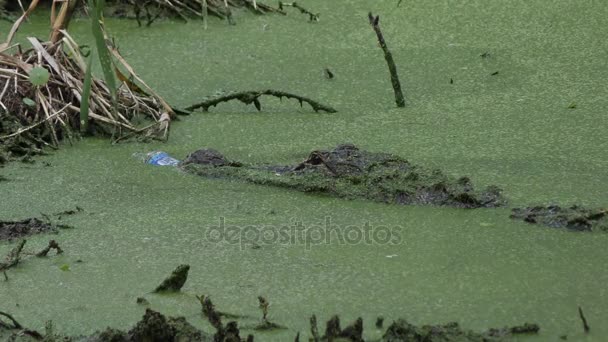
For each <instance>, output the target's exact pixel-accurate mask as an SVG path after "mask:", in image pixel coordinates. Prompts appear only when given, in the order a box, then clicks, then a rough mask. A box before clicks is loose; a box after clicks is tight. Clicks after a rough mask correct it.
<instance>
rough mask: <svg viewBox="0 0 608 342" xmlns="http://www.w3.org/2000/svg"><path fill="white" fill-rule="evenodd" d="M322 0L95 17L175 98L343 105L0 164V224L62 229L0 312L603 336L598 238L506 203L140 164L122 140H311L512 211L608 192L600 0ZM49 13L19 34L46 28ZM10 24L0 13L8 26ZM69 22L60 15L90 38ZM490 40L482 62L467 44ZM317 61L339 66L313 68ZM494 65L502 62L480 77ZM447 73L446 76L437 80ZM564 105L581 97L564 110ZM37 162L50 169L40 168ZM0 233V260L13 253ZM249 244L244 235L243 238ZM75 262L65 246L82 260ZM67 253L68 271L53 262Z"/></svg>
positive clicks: (195, 126) (251, 114)
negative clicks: (366, 231)
mask: <svg viewBox="0 0 608 342" xmlns="http://www.w3.org/2000/svg"><path fill="white" fill-rule="evenodd" d="M396 3H397V1H323V0H308V1H306V3H305V5H306V7H310V8H311V10H312V11H316V12H320V13H321V21H320V22H318V23H309V22H307V17H306V16H304V15H300V14H299V13H297V12H295V11H294V12H293V13H291V12H290V14H289V15H288V16H285V17H284V16H279V15H268V16H255V15H253V14H250V13H247V12H244V11H238V12H237V13H236V21H237V25H236V26H230V25H228V24H227V23H226V22H222V21H219V20H215V19H214V20H212V21H211V23H210V25H209V28H208V30H206V31H205V30H204V29H203V25H202V23H200V22H197V21H193V22H190V23H181V22H178V21H175V22H172V21H169V20H167V21H162V22H158V23H155V24H154V25H152V27H150V28H138V27H137V24H136V23H135V21H129V20H111V19H107V20H106V22H107V26H108V27H109V30H110V32H111V34H112V35H114V36H115V38H116V41H117V43H118V45H119V47H120V50H121V52H122V53H123V55H125V57H126V58H127V60H128V61H129V62H130V63H131V64H132V65H133V67H134V68H135V69H136V70H137V71H138V72H139V73H140V75H141V76H142V78H143V79H145V80H146V81H147V82H148V83H149V84H150V85H151V86H152V87H153V88H156V89H157V90H158V91H159V93H161V94H162V95H163V96H165V97H166V99H167V100H168V101H169V102H171V103H173V104H174V105H176V106H182V107H186V106H188V105H190V104H193V103H195V102H197V101H199V100H201V99H202V97H203V96H205V95H211V94H213V93H215V92H217V91H220V90H225V91H229V90H249V89H264V88H273V89H278V90H285V91H290V92H293V93H297V94H301V95H305V96H309V97H311V98H314V99H317V100H319V101H321V102H324V103H327V104H329V105H331V106H334V107H336V108H337V109H338V111H339V112H338V113H336V114H317V113H314V112H312V111H311V110H310V108H309V107H307V106H306V105H304V107H303V108H300V107H299V104H298V103H297V102H295V101H293V102H292V101H285V100H284V101H283V102H279V101H278V100H275V99H271V98H268V99H267V98H263V99H262V109H263V111H262V112H260V113H258V112H257V111H256V109H255V108H254V107H253V106H250V107H247V106H245V105H243V104H241V103H228V104H221V105H220V106H219V107H216V108H213V109H211V111H210V112H209V113H197V114H194V115H191V116H189V117H183V118H182V120H181V121H179V122H174V123H173V125H172V129H171V138H170V141H169V142H168V143H165V144H163V143H151V144H141V143H128V144H121V145H116V146H112V145H111V144H110V143H109V142H108V141H106V140H97V139H87V140H85V141H82V142H78V143H77V144H75V145H74V146H71V147H70V146H66V147H65V148H64V149H62V150H61V151H59V152H56V153H53V154H52V155H50V156H47V157H41V158H39V159H38V162H37V163H35V164H32V165H26V164H20V163H13V164H11V165H9V166H7V167H5V168H4V169H0V174H1V175H3V176H5V177H7V178H9V179H10V182H2V183H0V193H1V194H2V196H1V198H2V200H1V201H0V214H1V215H0V217H1V218H2V219H3V220H9V219H21V218H26V217H32V216H40V215H41V213H45V214H52V213H56V212H61V211H64V210H68V209H73V208H74V207H75V206H80V207H82V208H83V209H84V212H83V213H80V214H78V215H74V216H70V217H66V218H64V219H63V220H62V222H63V223H67V224H70V225H73V226H74V227H75V228H74V229H69V230H62V231H61V232H60V234H59V235H57V236H48V235H47V236H36V237H31V238H30V239H28V241H29V242H28V244H27V245H26V246H27V247H26V248H28V247H29V249H39V248H42V247H43V246H44V245H45V244H46V242H47V241H48V240H49V238H54V239H57V240H58V241H59V243H60V244H61V246H62V247H63V249H64V250H65V251H66V253H65V254H64V255H62V256H59V257H51V258H47V259H27V260H26V261H24V262H23V264H22V265H21V266H20V267H18V268H15V269H13V270H11V271H10V272H9V277H10V281H9V282H2V284H0V308H1V309H2V311H8V312H11V313H12V314H14V316H15V317H16V318H17V319H18V320H19V321H20V322H21V323H23V324H25V325H27V326H28V327H31V328H38V329H40V328H42V327H43V326H44V322H45V321H47V320H53V321H55V325H56V327H57V330H58V331H60V332H65V333H69V334H85V333H91V332H92V331H94V330H97V329H103V328H105V327H106V326H108V325H110V326H113V327H117V328H127V327H128V326H130V325H132V324H133V323H134V322H136V321H137V320H138V319H139V318H140V317H141V316H142V314H143V311H144V308H143V307H142V306H140V305H137V304H136V303H135V299H136V298H137V297H139V296H145V297H146V298H147V299H148V300H149V301H150V303H151V306H152V308H154V309H157V310H160V311H161V312H163V313H166V314H169V315H184V316H186V317H187V318H188V320H189V321H191V322H192V323H193V324H195V325H197V326H200V327H204V328H206V329H208V330H211V329H209V327H208V326H207V325H206V324H207V323H204V322H203V319H201V318H200V315H199V312H200V306H199V304H198V303H197V300H196V298H195V294H206V295H210V296H211V298H212V300H213V301H214V303H215V304H216V306H217V307H218V308H219V309H220V310H222V311H226V312H232V313H239V314H246V315H250V316H252V318H250V319H248V320H244V321H242V322H241V325H247V324H249V325H252V324H255V323H256V322H257V320H258V319H259V317H260V312H259V309H258V307H257V306H258V303H257V296H258V295H263V296H265V297H266V298H268V299H269V301H270V302H271V308H270V318H271V319H272V320H273V321H275V322H277V323H280V324H283V325H286V326H288V327H289V330H286V331H282V332H279V333H263V334H260V335H259V337H260V339H261V340H264V341H272V340H276V341H284V340H286V339H290V340H291V339H293V336H295V334H296V332H297V331H302V332H306V333H307V332H308V330H309V328H308V318H309V316H310V315H311V314H313V313H315V314H317V316H318V317H319V319H320V320H321V321H323V322H324V321H325V320H327V319H329V318H330V316H331V315H333V314H336V313H337V314H340V315H341V317H342V320H343V322H344V323H347V322H350V321H352V320H354V319H355V318H356V317H358V316H361V317H363V319H364V326H365V335H366V336H367V337H368V338H377V337H379V336H380V331H379V330H376V329H375V328H374V327H373V323H374V321H375V318H376V317H377V316H379V315H382V316H384V317H385V318H386V320H387V322H389V323H390V321H391V320H392V319H396V318H399V317H402V318H406V319H408V320H410V321H412V322H413V323H416V324H426V323H443V322H447V321H454V320H455V321H459V322H460V323H461V324H462V325H463V326H465V327H467V328H472V329H477V330H484V329H486V328H489V327H501V326H505V325H514V324H521V323H523V322H526V321H527V322H536V323H539V324H540V325H541V335H540V337H539V338H538V340H555V339H557V337H558V336H561V335H564V334H566V335H568V336H569V339H571V340H578V339H581V338H583V334H582V325H581V322H580V320H579V318H578V314H577V306H579V305H580V306H582V307H583V308H584V310H585V314H586V316H587V319H588V321H589V324H590V326H591V329H592V330H591V335H590V336H588V340H592V339H596V340H601V339H602V337H603V336H605V335H608V326H606V325H605V324H603V322H606V321H607V320H608V310H607V307H608V291H607V290H606V283H608V272H607V270H606V263H607V262H608V250H607V249H606V245H607V244H608V235H606V234H593V233H592V234H580V233H579V234H577V233H571V232H567V231H560V230H554V229H550V228H542V227H535V226H530V225H527V224H525V223H522V222H515V221H510V220H509V219H508V215H509V209H507V208H505V209H483V210H457V209H450V208H428V207H401V206H394V205H382V204H377V203H370V202H364V201H345V200H340V199H333V198H327V197H318V196H314V195H307V194H302V193H298V192H291V191H287V190H281V189H274V188H265V187H261V186H255V185H249V184H242V183H238V182H230V181H222V180H206V179H201V178H199V177H195V176H192V175H187V174H183V173H181V172H179V171H177V170H175V169H173V168H158V167H152V166H147V165H144V164H142V163H140V162H139V161H137V160H136V159H134V158H133V157H132V154H133V153H136V152H148V151H153V150H164V151H167V152H169V153H170V154H171V155H173V156H175V157H178V158H183V157H184V156H185V155H186V154H187V153H189V152H191V151H193V150H196V149H199V148H202V147H212V148H215V149H218V150H220V151H222V152H223V153H224V154H225V155H227V156H228V157H229V158H234V159H237V160H241V161H245V162H252V163H262V162H271V163H286V164H287V163H294V162H297V161H299V160H302V159H303V158H305V157H306V155H307V154H308V152H310V151H311V150H314V149H319V148H323V149H324V148H331V147H333V146H335V145H336V144H338V143H343V142H351V143H354V144H356V145H358V146H360V147H362V148H365V149H368V150H371V151H386V152H391V153H395V154H398V155H400V156H403V157H405V158H408V159H409V160H410V161H412V162H414V163H417V164H423V165H427V166H429V167H438V168H442V169H443V170H445V171H446V172H447V173H449V174H452V175H454V176H461V175H467V176H470V177H471V179H472V180H473V182H474V183H475V184H477V185H479V186H485V185H489V184H495V185H498V186H500V187H501V188H503V189H504V193H505V195H506V196H507V197H508V198H509V200H510V205H511V206H525V205H530V204H548V203H560V204H564V205H567V204H572V203H579V204H584V205H589V206H593V207H598V206H605V205H606V204H607V203H608V173H606V169H607V167H608V158H607V157H606V150H607V148H608V144H607V141H608V140H607V139H606V128H607V124H608V117H607V115H606V108H608V96H607V94H608V83H607V82H606V79H608V68H607V65H606V61H607V60H608V42H607V41H606V40H605V39H604V38H605V37H606V36H608V26H606V25H605V18H606V17H608V7H607V6H605V5H604V4H602V3H601V2H592V1H559V2H555V1H549V0H542V1H541V0H528V1H508V2H506V1H482V0H475V1H473V0H472V1H466V2H456V1H447V0H437V1H414V2H411V1H403V2H402V4H401V6H399V7H396ZM370 9H372V10H373V11H374V14H379V15H380V25H381V27H382V29H383V31H384V35H385V38H386V40H387V43H388V45H389V48H391V50H392V52H393V55H394V58H395V61H396V64H397V66H398V68H399V74H400V77H401V81H402V85H403V88H404V89H405V93H406V97H407V101H408V104H407V107H406V108H404V109H397V108H395V106H394V99H393V98H392V96H393V94H392V90H391V88H390V81H389V77H388V72H387V69H386V63H385V61H384V58H383V55H382V52H381V50H380V49H379V48H378V46H377V41H376V40H375V39H376V38H375V36H374V33H373V31H372V30H371V28H370V27H369V25H368V22H367V12H368V11H369V10H370ZM44 15H46V14H45V13H42V14H41V15H40V16H38V17H35V18H33V19H32V20H31V22H30V23H29V24H28V25H26V26H24V27H23V28H22V30H21V31H20V37H21V38H20V39H23V37H25V35H26V34H32V33H34V34H38V35H39V36H41V37H45V36H46V29H47V28H46V27H47V21H46V20H47V19H46V17H44ZM8 27H9V26H8V23H2V24H0V32H3V34H4V32H6V31H7V29H8ZM88 29H89V24H88V22H87V21H86V20H77V21H75V22H73V26H72V27H71V30H72V31H73V34H74V35H75V36H76V37H78V38H79V39H80V40H81V41H88V39H89V38H88ZM485 52H488V53H489V54H490V57H489V58H482V57H481V56H480V55H481V54H483V53H485ZM324 68H329V69H330V70H331V71H332V72H333V73H334V74H335V75H336V77H335V79H333V80H328V79H326V78H325V77H324V75H323V69H324ZM496 71H498V72H499V73H498V74H497V75H491V74H492V73H494V72H496ZM450 79H452V80H453V84H451V83H450ZM572 103H575V104H576V108H574V109H572V108H568V107H569V106H570V104H572ZM45 163H48V164H50V166H45V165H44V164H45ZM221 218H224V222H225V226H226V227H236V226H238V227H246V226H252V225H253V226H257V227H268V226H284V225H291V224H293V223H294V222H298V221H301V222H302V223H303V224H304V225H305V226H307V227H310V226H315V225H316V226H322V225H324V224H325V222H326V220H328V219H329V220H331V224H332V225H335V226H337V227H339V229H338V231H343V232H344V231H346V230H348V229H350V228H348V227H349V226H356V227H363V226H364V225H365V224H366V223H367V222H369V223H370V225H371V227H375V228H377V227H381V226H384V227H389V228H391V229H393V231H394V232H396V234H399V236H400V238H401V239H400V240H401V243H399V244H396V245H395V244H379V243H373V244H370V243H366V242H365V241H363V242H359V243H350V244H346V243H345V244H339V243H337V242H334V243H332V244H329V245H324V244H318V245H313V246H309V247H310V248H307V247H306V245H305V244H303V243H295V244H282V243H278V242H276V243H273V242H270V243H267V244H264V243H263V242H260V241H259V242H258V245H259V246H260V248H257V247H255V246H254V245H253V244H252V243H250V242H244V243H242V244H228V243H215V242H212V241H209V239H207V234H206V232H208V231H209V229H210V228H212V227H214V226H216V225H219V222H220V220H221ZM12 246H13V245H12V244H9V243H2V244H0V255H4V254H6V253H7V252H8V250H9V249H10V248H12ZM254 247H255V248H254ZM77 260H82V262H81V263H79V262H77ZM182 263H187V264H190V265H191V269H190V277H189V279H188V281H187V283H186V285H185V287H184V289H183V293H182V294H178V295H170V296H160V295H152V294H149V292H150V291H152V290H153V289H154V288H155V287H156V285H158V283H159V282H160V281H161V280H162V279H163V278H164V277H165V276H166V275H167V274H169V273H170V272H171V271H172V270H173V269H174V268H175V267H176V266H177V265H179V264H182ZM64 265H68V266H69V270H68V271H64V270H62V268H63V269H65V267H64Z"/></svg>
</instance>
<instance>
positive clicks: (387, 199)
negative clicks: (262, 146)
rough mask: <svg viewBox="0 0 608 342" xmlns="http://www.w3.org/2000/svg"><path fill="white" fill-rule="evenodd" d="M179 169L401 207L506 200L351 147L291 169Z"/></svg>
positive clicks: (194, 165)
mask: <svg viewBox="0 0 608 342" xmlns="http://www.w3.org/2000/svg"><path fill="white" fill-rule="evenodd" d="M204 151H205V150H201V151H197V152H196V153H201V154H203V153H204ZM214 153H215V154H216V155H217V153H218V152H217V151H215V152H214ZM181 168H182V169H184V170H186V171H187V172H191V173H194V174H198V175H200V176H203V177H211V178H230V179H238V180H243V181H247V182H251V183H255V184H262V185H269V186H277V187H285V188H290V189H294V190H298V191H302V192H308V193H321V194H327V195H331V196H335V197H340V198H346V199H368V200H373V201H377V202H384V203H394V204H402V205H436V206H451V207H458V208H484V207H497V206H502V205H504V204H505V202H506V201H505V199H504V198H503V196H502V195H501V193H500V192H501V190H500V189H499V188H497V187H495V186H490V187H488V188H487V189H485V190H482V191H478V190H475V188H474V187H473V184H472V183H471V181H470V180H469V179H468V178H467V177H461V178H458V179H456V178H453V177H450V176H447V175H445V174H444V173H443V172H441V171H440V170H428V169H425V168H423V167H420V166H417V165H414V164H411V163H410V162H408V161H407V160H405V159H403V158H401V157H398V156H395V155H392V154H388V153H376V152H369V151H365V150H360V149H359V148H357V147H356V146H354V145H351V144H343V145H339V146H337V147H336V148H334V149H333V150H317V151H313V152H311V153H310V155H309V156H308V158H306V159H305V160H304V161H303V162H301V163H299V164H296V165H290V166H266V165H246V164H243V163H237V162H234V161H232V162H228V163H222V164H221V165H218V164H214V163H209V162H206V161H205V160H203V161H202V162H200V161H197V160H192V159H186V160H185V161H184V162H183V163H182V164H181Z"/></svg>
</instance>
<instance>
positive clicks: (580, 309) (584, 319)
mask: <svg viewBox="0 0 608 342" xmlns="http://www.w3.org/2000/svg"><path fill="white" fill-rule="evenodd" d="M578 315H579V317H580V318H581V321H583V329H584V330H585V334H587V333H589V330H590V328H589V325H588V324H587V319H586V318H585V314H584V313H583V308H581V307H580V306H579V307H578Z"/></svg>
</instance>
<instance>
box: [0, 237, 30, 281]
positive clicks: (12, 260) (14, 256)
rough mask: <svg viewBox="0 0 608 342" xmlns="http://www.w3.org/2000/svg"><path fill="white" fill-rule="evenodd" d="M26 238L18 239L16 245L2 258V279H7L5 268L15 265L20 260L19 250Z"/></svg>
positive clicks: (0, 269)
mask: <svg viewBox="0 0 608 342" xmlns="http://www.w3.org/2000/svg"><path fill="white" fill-rule="evenodd" d="M26 242H27V240H25V239H23V240H21V241H19V243H18V244H17V246H15V248H13V249H12V250H11V251H10V252H9V253H8V254H7V255H6V257H5V258H4V261H3V262H1V263H0V272H2V273H3V274H4V279H5V280H8V276H7V275H6V270H8V269H9V268H11V267H13V266H16V265H17V264H18V263H19V261H20V260H21V251H22V250H23V246H25V243H26Z"/></svg>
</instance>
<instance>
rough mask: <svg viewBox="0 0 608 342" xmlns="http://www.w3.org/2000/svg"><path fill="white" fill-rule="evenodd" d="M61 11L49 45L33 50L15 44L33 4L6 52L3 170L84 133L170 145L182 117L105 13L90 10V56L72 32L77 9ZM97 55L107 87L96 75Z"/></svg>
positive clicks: (69, 6)
mask: <svg viewBox="0 0 608 342" xmlns="http://www.w3.org/2000/svg"><path fill="white" fill-rule="evenodd" d="M57 3H58V4H59V3H60V4H61V5H59V6H60V8H59V10H57V11H55V2H54V4H53V10H52V15H51V19H52V23H51V24H52V30H51V33H50V37H49V39H48V40H46V41H41V40H39V39H38V38H35V37H28V38H27V41H28V42H29V44H30V45H31V47H26V46H22V45H21V44H15V45H13V44H12V40H13V38H14V36H15V33H16V32H17V30H18V29H19V27H20V25H21V24H22V23H23V22H24V21H25V19H26V18H27V17H28V16H29V15H30V14H31V13H32V12H33V11H34V9H35V8H36V6H37V4H38V1H33V2H31V4H30V6H29V8H28V9H27V10H26V11H25V12H24V13H23V14H22V16H21V17H20V18H19V19H17V21H15V23H14V25H13V27H12V29H11V30H10V32H9V34H8V36H7V39H6V41H5V42H4V43H2V44H0V76H2V77H0V143H1V145H0V164H2V163H3V162H6V161H7V160H11V159H16V158H29V157H30V156H32V155H37V154H41V153H42V152H43V148H45V147H49V148H53V149H57V148H58V147H59V143H60V142H61V141H62V140H65V139H67V140H69V141H71V140H72V138H73V137H74V136H75V135H76V134H77V133H79V132H82V133H88V134H97V135H102V136H112V137H113V138H114V139H115V141H118V140H121V139H124V138H126V137H130V136H134V135H136V136H145V137H152V138H161V139H166V138H167V136H168V128H169V123H170V121H171V119H172V118H174V117H175V113H174V111H173V109H172V108H171V107H170V106H169V105H168V104H167V103H166V102H165V101H164V100H163V99H162V98H161V97H160V96H158V95H157V94H156V93H155V92H154V91H153V90H152V89H151V88H150V87H148V86H147V85H146V83H145V82H144V81H143V80H141V79H140V78H139V77H138V76H137V75H136V74H135V72H134V71H133V69H132V68H131V66H130V65H129V64H128V63H127V62H126V61H125V60H124V58H123V57H122V56H121V55H120V53H119V52H118V50H117V49H116V47H115V46H114V45H113V44H112V43H111V41H112V40H111V39H109V38H108V37H107V35H106V34H105V31H104V28H103V20H102V19H103V18H102V17H101V16H100V13H99V12H100V10H101V8H97V7H96V8H90V9H89V10H90V13H91V15H92V17H93V19H94V20H93V23H92V31H93V34H94V36H95V38H96V42H97V49H95V50H94V51H87V50H86V49H84V48H83V47H82V46H81V45H79V44H78V43H76V41H75V40H74V39H73V38H72V37H71V36H70V35H69V34H68V32H67V31H66V30H67V27H68V25H69V22H70V19H71V17H72V15H73V13H74V9H75V6H76V4H77V1H75V0H69V1H64V2H58V1H57ZM91 3H95V1H91ZM99 3H102V2H99ZM99 6H101V5H99ZM95 53H96V54H97V56H98V57H99V59H100V62H101V65H102V69H103V71H104V79H103V80H102V79H99V78H97V77H95V76H93V75H92V74H91V62H92V60H93V55H94V54H95ZM115 78H117V79H118V80H119V81H120V83H117V82H116V80H115ZM142 119H147V120H149V121H150V122H149V123H145V121H143V120H142Z"/></svg>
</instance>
